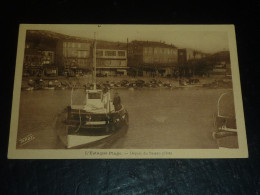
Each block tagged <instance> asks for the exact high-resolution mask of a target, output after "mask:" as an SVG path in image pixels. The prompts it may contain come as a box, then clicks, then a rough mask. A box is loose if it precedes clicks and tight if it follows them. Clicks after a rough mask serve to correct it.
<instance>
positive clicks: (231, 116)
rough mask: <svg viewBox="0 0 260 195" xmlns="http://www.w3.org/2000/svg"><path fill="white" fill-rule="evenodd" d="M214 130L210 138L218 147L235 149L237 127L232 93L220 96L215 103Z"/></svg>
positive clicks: (236, 145)
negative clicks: (214, 140) (215, 141)
mask: <svg viewBox="0 0 260 195" xmlns="http://www.w3.org/2000/svg"><path fill="white" fill-rule="evenodd" d="M214 126H215V128H216V130H215V131H214V132H213V134H212V136H213V138H214V139H216V140H217V143H218V145H219V147H227V148H237V147H238V140H237V125H236V115H235V107H234V96H233V91H230V92H226V93H223V94H221V95H220V97H219V99H218V103H217V114H216V115H214Z"/></svg>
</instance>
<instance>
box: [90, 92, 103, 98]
mask: <svg viewBox="0 0 260 195" xmlns="http://www.w3.org/2000/svg"><path fill="white" fill-rule="evenodd" d="M88 99H101V94H100V93H89V94H88Z"/></svg>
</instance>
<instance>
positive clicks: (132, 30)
mask: <svg viewBox="0 0 260 195" xmlns="http://www.w3.org/2000/svg"><path fill="white" fill-rule="evenodd" d="M50 30H52V31H54V32H58V33H62V34H67V35H72V36H77V37H83V38H91V39H93V38H94V33H96V38H97V39H98V40H107V41H119V42H127V38H128V40H129V42H130V41H133V40H142V41H158V42H160V41H162V42H165V43H167V44H173V45H175V46H177V47H178V48H191V49H196V50H199V51H202V52H206V53H215V52H218V51H223V50H225V51H226V50H229V46H228V33H227V31H224V30H218V29H217V30H214V29H213V30H212V29H206V28H196V29H195V30H194V29H192V30H191V29H190V28H182V27H180V28H173V27H172V26H170V25H157V26H151V25H148V26H146V25H128V26H124V25H85V26H83V28H82V27H81V28H80V29H78V28H76V27H75V28H73V27H72V26H66V28H64V27H62V28H52V29H50Z"/></svg>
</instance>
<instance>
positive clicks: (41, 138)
mask: <svg viewBox="0 0 260 195" xmlns="http://www.w3.org/2000/svg"><path fill="white" fill-rule="evenodd" d="M229 90H230V89H208V88H196V87H194V88H176V89H164V88H160V89H158V88H156V89H148V88H147V89H146V88H141V89H132V90H131V89H116V91H117V92H118V93H119V95H120V97H121V101H122V104H124V106H125V107H126V109H127V110H128V113H129V128H128V132H127V134H126V135H125V136H124V137H121V138H120V139H118V140H116V141H115V142H114V144H112V145H111V146H110V147H111V148H117V149H200V148H205V149H214V148H218V145H217V142H216V140H214V139H213V138H212V132H213V131H214V130H215V127H214V126H213V122H214V118H213V114H214V113H215V112H216V109H217V101H218V98H219V96H220V95H221V94H222V93H224V92H227V91H229ZM114 91H115V89H114V90H112V94H113V92H114ZM70 99H71V91H70V90H35V91H21V99H20V109H19V123H18V135H17V148H21V149H22V148H24V149H59V148H64V146H63V145H62V143H61V142H60V140H59V139H58V137H57V133H56V130H55V122H56V117H57V115H58V114H59V113H60V112H62V111H63V110H64V109H65V108H66V106H68V105H69V104H70ZM28 135H30V136H31V137H32V139H31V140H30V141H27V142H23V141H22V140H23V138H25V137H28Z"/></svg>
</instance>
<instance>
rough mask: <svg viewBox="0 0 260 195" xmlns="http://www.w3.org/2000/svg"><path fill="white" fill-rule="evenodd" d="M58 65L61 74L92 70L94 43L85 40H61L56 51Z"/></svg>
mask: <svg viewBox="0 0 260 195" xmlns="http://www.w3.org/2000/svg"><path fill="white" fill-rule="evenodd" d="M56 55H57V65H58V67H59V70H60V72H63V71H64V70H66V69H70V70H75V71H76V70H78V69H81V70H84V71H89V70H91V66H92V55H93V54H92V42H91V41H85V40H76V39H75V40H72V39H71V40H60V41H59V42H58V43H57V49H56Z"/></svg>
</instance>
